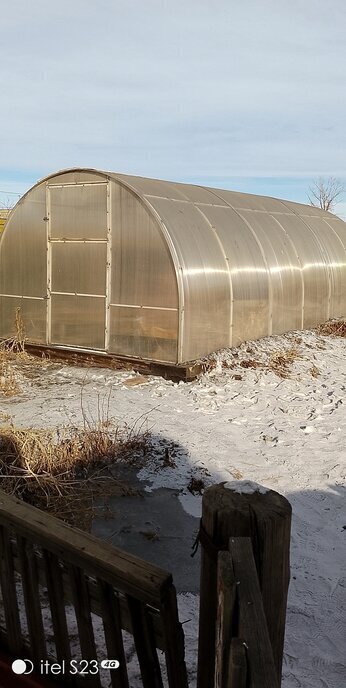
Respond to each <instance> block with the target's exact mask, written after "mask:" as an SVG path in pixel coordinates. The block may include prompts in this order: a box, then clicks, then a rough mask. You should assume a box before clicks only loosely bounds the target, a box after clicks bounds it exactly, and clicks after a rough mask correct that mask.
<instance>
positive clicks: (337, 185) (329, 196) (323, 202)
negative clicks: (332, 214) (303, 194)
mask: <svg viewBox="0 0 346 688" xmlns="http://www.w3.org/2000/svg"><path fill="white" fill-rule="evenodd" d="M344 192H345V187H344V185H343V184H342V182H341V181H340V179H336V177H328V178H327V179H324V178H323V177H319V178H318V179H316V180H315V181H314V182H313V184H312V186H310V189H309V194H308V199H309V201H310V204H311V205H313V206H315V208H322V210H329V211H332V210H333V209H334V207H335V203H336V200H337V199H338V198H339V196H341V194H343V193H344Z"/></svg>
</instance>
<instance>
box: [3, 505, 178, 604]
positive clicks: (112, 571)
mask: <svg viewBox="0 0 346 688" xmlns="http://www.w3.org/2000/svg"><path fill="white" fill-rule="evenodd" d="M1 524H3V525H5V527H7V528H13V530H14V531H15V532H16V533H18V534H20V535H22V536H23V537H26V538H27V539H28V540H30V541H32V542H35V543H36V544H38V545H40V546H41V547H43V548H44V549H46V550H48V551H50V552H52V553H54V554H56V555H57V556H58V557H59V558H61V559H63V560H64V561H65V562H67V563H70V564H72V565H73V566H78V567H80V568H81V569H83V570H85V571H86V573H89V575H91V576H97V577H98V578H102V579H103V580H105V581H107V582H108V583H110V584H111V585H114V587H115V588H116V589H117V590H118V591H119V592H122V593H124V594H129V595H131V596H133V597H136V598H137V599H140V600H142V601H143V602H144V603H147V604H153V605H154V606H155V604H160V601H161V598H162V596H163V595H164V592H165V590H166V588H167V587H169V586H170V585H171V584H172V576H171V574H170V573H169V572H168V571H164V570H163V569H160V568H159V567H158V566H154V565H153V564H151V563H149V562H146V561H144V560H143V559H140V558H139V557H136V556H134V555H132V554H128V553H127V552H124V551H123V550H121V549H118V548H117V547H113V545H110V544H109V543H107V542H103V541H102V540H99V539H98V538H96V537H94V536H93V535H90V534H89V533H84V532H82V531H80V530H78V529H77V528H72V527H71V526H68V525H67V524H65V523H63V522H62V521H60V520H59V519H57V518H55V517H54V516H51V515H50V514H47V513H43V512H42V511H41V510H40V509H36V507H33V506H31V505H29V504H24V502H22V501H20V500H19V499H16V498H14V497H11V496H10V495H7V494H5V493H4V492H0V525H1Z"/></svg>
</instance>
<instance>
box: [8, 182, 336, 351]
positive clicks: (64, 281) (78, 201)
mask: <svg viewBox="0 0 346 688" xmlns="http://www.w3.org/2000/svg"><path fill="white" fill-rule="evenodd" d="M345 248H346V223H344V222H343V221H342V220H340V219H339V218H337V217H336V216H334V215H332V214H331V213H327V212H324V211H322V210H319V209H316V208H314V207H311V206H307V205H300V204H297V203H292V202H288V201H282V200H278V199H275V198H267V197H262V196H254V195H249V194H244V193H237V192H232V191H223V190H220V189H212V188H208V187H202V186H193V185H189V184H179V183H175V182H167V181H160V180H156V179H146V178H142V177H132V176H127V175H123V174H117V173H113V172H102V171H97V170H89V169H73V170H65V171H61V172H57V173H55V174H53V175H50V176H49V177H47V178H45V179H43V180H42V181H40V182H38V183H37V184H36V185H35V186H34V187H33V188H32V189H31V190H30V191H28V192H27V193H26V194H25V195H24V196H23V197H22V198H21V199H20V201H19V202H18V203H17V205H16V206H15V208H14V209H13V210H12V212H11V214H10V217H9V219H8V221H7V224H6V227H5V230H4V232H3V235H2V237H1V242H0V338H1V339H5V338H9V337H11V336H13V335H14V332H15V315H16V311H17V309H18V308H20V314H21V317H22V320H23V323H24V326H25V333H26V337H27V339H28V342H29V343H32V344H37V345H42V346H47V347H57V348H64V349H67V350H73V351H75V350H77V351H87V352H94V353H96V354H97V353H103V354H109V355H112V356H118V357H128V358H136V359H138V358H139V359H144V360H150V361H160V362H164V363H169V364H183V363H185V362H189V361H195V360H197V359H199V358H201V357H203V356H205V355H207V354H209V353H211V352H213V351H216V350H217V349H220V348H224V347H229V346H236V345H238V344H239V343H241V342H242V341H244V340H251V339H257V338H259V337H263V336H266V335H270V334H279V333H283V332H287V331H289V330H297V329H302V328H310V327H313V326H315V325H317V324H318V323H321V322H324V321H326V320H328V319H329V318H332V317H333V318H337V317H341V316H344V315H345V314H346V253H345Z"/></svg>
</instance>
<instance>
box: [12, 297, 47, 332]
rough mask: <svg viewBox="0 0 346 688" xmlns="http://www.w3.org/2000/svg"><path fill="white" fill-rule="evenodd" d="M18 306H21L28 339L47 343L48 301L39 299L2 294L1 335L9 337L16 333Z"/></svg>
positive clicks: (21, 314)
mask: <svg viewBox="0 0 346 688" xmlns="http://www.w3.org/2000/svg"><path fill="white" fill-rule="evenodd" d="M17 308H20V316H21V318H22V321H23V324H24V331H25V336H26V337H27V338H28V340H29V341H30V342H33V343H35V344H36V343H37V344H45V342H46V313H47V301H44V300H39V299H16V298H11V297H10V296H0V323H1V330H0V337H1V338H4V339H7V338H8V337H13V336H15V335H16V309H17Z"/></svg>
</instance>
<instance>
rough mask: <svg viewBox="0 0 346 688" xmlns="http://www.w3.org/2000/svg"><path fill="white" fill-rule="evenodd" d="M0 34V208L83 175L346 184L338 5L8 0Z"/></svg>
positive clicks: (335, 0) (344, 7)
mask: <svg viewBox="0 0 346 688" xmlns="http://www.w3.org/2000/svg"><path fill="white" fill-rule="evenodd" d="M0 26H1V34H0V35H1V40H0V89H1V90H0V93H1V101H0V102H1V107H0V204H1V203H2V204H4V203H5V201H7V200H10V201H12V202H13V201H15V200H17V198H18V197H19V195H20V194H22V193H23V192H24V191H26V190H27V189H28V188H30V187H31V186H32V185H33V184H34V183H35V182H36V181H37V180H38V179H40V178H42V177H44V176H46V175H48V174H50V173H52V172H54V171H56V170H59V169H64V168H69V167H79V166H81V167H93V168H101V169H105V170H112V171H118V172H123V173H127V174H137V175H142V176H148V177H157V178H162V179H172V180H176V181H181V182H190V183H196V184H205V185H209V186H215V187H220V188H229V189H234V190H238V191H246V192H249V193H258V194H264V195H270V196H276V197H281V198H285V199H289V200H295V201H300V202H307V192H308V189H309V186H310V185H311V184H312V183H313V180H314V179H316V178H317V177H319V176H324V177H328V176H330V175H332V176H335V177H337V178H339V179H340V180H341V182H342V183H344V184H346V145H345V144H346V127H345V122H346V116H345V115H346V88H345V71H346V70H345V65H346V30H345V29H346V2H345V0H323V1H322V0H289V2H288V1H287V0H228V1H226V0H145V1H143V0H97V2H91V1H90V0H89V1H88V0H59V2H58V3H55V2H49V1H48V0H30V2H28V0H11V2H4V0H3V1H2V2H1V15H0ZM340 200H341V202H340V204H338V206H337V208H336V212H338V214H340V215H342V216H344V218H345V219H346V193H345V194H343V196H342V197H341V199H340Z"/></svg>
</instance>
